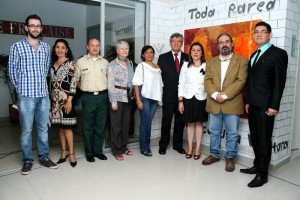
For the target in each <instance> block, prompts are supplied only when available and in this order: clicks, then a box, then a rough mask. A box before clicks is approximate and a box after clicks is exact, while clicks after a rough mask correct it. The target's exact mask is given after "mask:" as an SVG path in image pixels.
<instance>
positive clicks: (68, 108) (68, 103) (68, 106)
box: [64, 101, 72, 114]
mask: <svg viewBox="0 0 300 200" xmlns="http://www.w3.org/2000/svg"><path fill="white" fill-rule="evenodd" d="M64 107H65V113H67V114H69V113H70V112H71V110H72V102H71V101H66V103H65V105H64Z"/></svg>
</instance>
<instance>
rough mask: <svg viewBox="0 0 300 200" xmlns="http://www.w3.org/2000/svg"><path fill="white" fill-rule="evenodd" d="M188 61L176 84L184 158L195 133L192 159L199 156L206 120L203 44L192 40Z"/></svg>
mask: <svg viewBox="0 0 300 200" xmlns="http://www.w3.org/2000/svg"><path fill="white" fill-rule="evenodd" d="M189 57H190V61H189V62H185V63H184V64H183V65H182V68H181V71H180V75H179V86H178V102H179V104H178V110H179V112H180V113H181V114H183V121H184V122H186V123H187V135H188V145H189V147H188V151H187V153H186V158H187V159H189V158H191V157H192V155H193V139H194V136H195V135H196V148H195V153H194V159H195V160H198V159H199V158H200V154H201V149H200V144H201V139H202V134H203V122H205V121H207V118H208V114H207V113H206V111H205V105H206V96H207V93H206V92H205V89H204V74H205V66H206V63H205V57H204V49H203V46H202V45H201V44H200V43H199V42H194V43H193V44H192V45H191V47H190V51H189Z"/></svg>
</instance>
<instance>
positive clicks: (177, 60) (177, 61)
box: [174, 53, 180, 74]
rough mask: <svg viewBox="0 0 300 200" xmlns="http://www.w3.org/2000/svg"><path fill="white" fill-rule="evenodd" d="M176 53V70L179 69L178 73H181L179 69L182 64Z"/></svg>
mask: <svg viewBox="0 0 300 200" xmlns="http://www.w3.org/2000/svg"><path fill="white" fill-rule="evenodd" d="M174 55H175V66H176V71H177V73H178V74H179V71H180V64H179V59H178V57H177V56H178V54H177V53H175V54H174Z"/></svg>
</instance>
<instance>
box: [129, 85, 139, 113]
mask: <svg viewBox="0 0 300 200" xmlns="http://www.w3.org/2000/svg"><path fill="white" fill-rule="evenodd" d="M127 98H128V103H129V104H130V106H131V110H132V111H135V110H136V109H137V108H138V107H137V104H136V98H135V95H134V92H133V91H130V89H127Z"/></svg>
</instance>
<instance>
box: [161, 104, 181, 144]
mask: <svg viewBox="0 0 300 200" xmlns="http://www.w3.org/2000/svg"><path fill="white" fill-rule="evenodd" d="M173 115H174V117H175V123H174V132H173V148H182V136H183V129H184V125H185V123H184V122H183V121H182V115H181V114H180V112H179V111H178V103H172V104H170V103H169V104H168V103H164V104H163V115H162V122H161V139H160V141H159V147H160V148H164V149H166V148H167V146H168V145H169V141H170V131H171V123H172V118H173Z"/></svg>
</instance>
